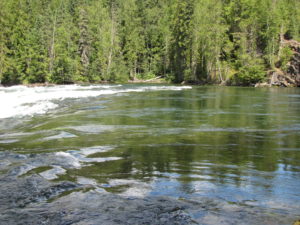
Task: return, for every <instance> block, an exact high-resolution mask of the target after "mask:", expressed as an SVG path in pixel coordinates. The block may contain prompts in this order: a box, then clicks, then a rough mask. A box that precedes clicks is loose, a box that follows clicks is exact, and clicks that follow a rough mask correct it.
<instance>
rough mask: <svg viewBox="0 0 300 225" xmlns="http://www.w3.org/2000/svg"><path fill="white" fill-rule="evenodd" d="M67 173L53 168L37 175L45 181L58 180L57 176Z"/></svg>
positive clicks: (55, 167)
mask: <svg viewBox="0 0 300 225" xmlns="http://www.w3.org/2000/svg"><path fill="white" fill-rule="evenodd" d="M66 172H67V171H66V170H65V169H63V168H62V167H60V166H54V167H53V168H52V169H50V170H47V171H44V172H42V173H39V174H40V175H41V176H42V177H44V178H45V179H47V180H54V179H57V178H58V175H62V174H65V173H66Z"/></svg>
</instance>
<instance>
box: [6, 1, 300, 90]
mask: <svg viewBox="0 0 300 225" xmlns="http://www.w3.org/2000/svg"><path fill="white" fill-rule="evenodd" d="M281 37H284V38H286V39H293V40H298V41H299V40H300V1H299V0H5V1H0V80H1V84H3V85H12V84H29V83H57V84H67V83H75V82H89V83H99V82H128V81H129V80H143V79H144V80H145V79H152V78H154V77H158V76H159V77H162V78H164V79H165V80H166V81H169V82H175V83H182V82H186V83H198V84H201V83H222V82H227V83H230V84H232V85H252V84H254V83H256V82H260V81H263V80H264V79H265V78H266V74H267V71H270V70H272V69H274V68H275V66H276V65H277V66H278V62H281V63H280V66H281V67H282V68H281V69H282V70H285V69H286V68H284V67H285V64H286V63H284V62H286V61H288V60H289V57H291V52H290V49H289V48H287V47H282V46H281V45H280V39H281Z"/></svg>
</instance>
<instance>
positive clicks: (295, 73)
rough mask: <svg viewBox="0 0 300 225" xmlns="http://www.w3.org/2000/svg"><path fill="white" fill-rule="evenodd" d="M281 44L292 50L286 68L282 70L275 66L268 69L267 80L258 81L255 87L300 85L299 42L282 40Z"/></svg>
mask: <svg viewBox="0 0 300 225" xmlns="http://www.w3.org/2000/svg"><path fill="white" fill-rule="evenodd" d="M281 46H282V47H286V46H288V47H289V48H290V49H291V50H292V52H293V55H292V57H291V59H290V61H289V62H288V64H287V65H286V68H287V70H286V71H282V70H281V69H280V68H276V69H275V70H273V71H270V72H269V73H268V80H267V82H264V83H258V84H256V85H255V87H271V86H281V87H300V42H298V41H295V40H283V41H282V42H281ZM278 67H279V66H278Z"/></svg>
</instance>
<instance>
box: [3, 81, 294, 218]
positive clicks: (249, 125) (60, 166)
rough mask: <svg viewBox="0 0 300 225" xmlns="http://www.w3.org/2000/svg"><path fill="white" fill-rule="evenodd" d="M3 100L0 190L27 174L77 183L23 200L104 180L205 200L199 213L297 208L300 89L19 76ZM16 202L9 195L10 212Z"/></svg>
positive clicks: (99, 186) (290, 211) (278, 213)
mask: <svg viewBox="0 0 300 225" xmlns="http://www.w3.org/2000/svg"><path fill="white" fill-rule="evenodd" d="M0 106H1V109H0V176H1V178H2V179H6V180H5V182H4V181H2V182H0V191H1V190H4V189H5V190H6V191H7V189H8V188H9V187H10V186H9V183H10V182H11V186H13V184H14V183H15V182H18V180H22V179H23V180H24V179H27V180H26V182H28V180H30V179H37V180H39V181H40V182H42V181H43V182H47V184H46V183H42V184H41V185H44V186H45V187H46V186H47V185H52V184H61V183H63V182H65V183H66V182H68V184H72V185H74V187H76V188H72V187H71V186H72V185H71V186H63V188H61V189H60V191H57V192H54V193H52V192H51V193H52V194H51V196H49V197H42V196H40V195H39V197H36V198H35V201H32V202H27V203H26V204H25V205H26V207H27V205H29V206H30V204H35V205H36V206H39V205H41V204H46V203H45V201H47V202H48V203H49V204H55V201H60V198H65V199H66V198H69V199H72V197H73V198H74V199H76V196H80V195H84V193H89V194H91V193H92V192H93V193H94V192H95V191H97V193H100V194H104V193H112V194H113V195H115V196H118V197H120V198H124V199H131V198H133V199H147V198H156V197H160V196H164V197H167V198H170V199H176V201H177V200H178V201H182V200H184V201H194V202H203V199H205V201H206V202H207V205H208V206H209V210H208V209H205V207H204V208H201V210H200V209H199V210H197V209H195V207H194V208H193V212H192V213H191V214H192V216H191V217H192V218H193V222H195V223H196V222H199V223H200V224H231V223H232V224H235V223H234V222H232V221H233V220H230V218H233V217H232V216H233V215H235V221H237V223H239V224H259V223H260V221H272V220H271V219H270V218H273V216H272V215H274V218H276V219H274V221H273V222H270V223H267V224H275V222H276V221H277V222H278V224H291V223H292V222H293V221H294V220H296V219H300V213H299V212H300V89H296V88H295V89H294V88H291V89H283V88H268V89H263V88H262V89H255V88H239V87H210V86H208V87H205V86H204V87H196V86H193V87H192V86H175V85H90V86H79V85H67V86H50V87H31V88H29V87H25V86H14V87H9V88H3V87H2V88H0ZM6 185H8V186H6ZM22 185H23V183H22ZM22 185H20V188H22V187H23V188H24V186H22ZM76 185H77V186H76ZM17 186H18V185H17ZM21 186H22V187H21ZM36 186H38V183H37V184H36ZM64 187H66V188H65V189H64ZM15 188H16V189H12V190H11V191H12V192H18V191H19V190H18V187H15ZM83 189H84V191H83ZM51 190H52V189H51ZM55 190H56V189H55ZM28 195H30V194H28ZM12 196H13V194H12ZM85 197H88V196H85ZM85 197H83V198H85ZM30 199H32V198H30ZM92 199H93V198H91V200H90V201H91V204H93V203H92V201H93V200H92ZM95 199H96V198H95ZM0 200H1V195H0ZM16 201H17V200H16ZM74 201H75V200H74ZM53 202H54V203H53ZM208 202H209V203H208ZM10 204H11V202H10V200H9V199H5V197H3V198H2V202H1V205H2V207H4V208H2V218H6V220H7V221H8V222H9V221H12V220H11V217H10V216H8V215H10V214H9V213H11V210H14V207H16V208H17V207H19V206H16V205H14V206H12V205H10ZM3 205H4V206H3ZM212 205H214V207H215V208H214V207H213V206H212ZM6 206H7V207H6ZM5 207H6V208H5ZM24 207H25V206H22V208H24ZM26 207H25V208H26ZM30 207H33V206H30ZM51 207H52V205H51ZM53 207H54V208H55V207H57V206H53ZM212 208H214V209H215V211H214V212H213V213H212V212H211V211H213V210H212ZM0 209H1V207H0ZM5 210H8V211H5ZM9 210H10V211H9ZM222 210H223V211H226V210H227V211H226V214H227V216H226V215H224V214H222V212H221V211H222ZM241 212H244V214H239V213H241ZM218 213H219V214H218ZM230 213H231V214H230ZM237 214H238V215H248V216H249V215H250V214H251V215H252V216H250V217H248V218H247V220H246V219H245V218H244V219H243V218H240V217H241V216H240V217H239V216H236V215H237ZM180 215H181V214H180ZM255 217H257V218H259V217H261V218H262V217H263V218H264V220H257V221H256V220H255V219H254V218H255ZM269 217H270V218H269ZM251 218H253V220H251ZM278 218H280V220H278ZM0 219H1V215H0ZM121 220H122V219H121ZM91 221H93V220H91ZM226 221H227V222H226ZM230 221H231V222H230ZM134 223H135V222H133V223H132V224H134ZM183 223H184V222H183ZM0 224H1V222H0ZM7 224H9V223H7ZM11 224H13V222H11ZM20 224H21V223H20ZM49 224H50V223H49ZM53 224H60V222H57V223H55V222H53ZM61 224H63V223H61ZM78 224H80V223H78ZM83 224H84V223H83ZM87 224H89V223H87ZM90 224H93V222H91V223H90ZM95 224H97V223H95ZM104 224H105V223H104ZM107 224H113V223H108V222H107ZM116 224H117V223H116ZM124 224H125V223H124ZM136 224H139V223H138V222H136ZM157 224H159V223H157ZM162 224H163V223H162Z"/></svg>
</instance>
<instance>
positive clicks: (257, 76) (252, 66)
mask: <svg viewBox="0 0 300 225" xmlns="http://www.w3.org/2000/svg"><path fill="white" fill-rule="evenodd" d="M265 74H266V72H265V70H264V66H263V65H262V64H261V63H260V62H259V61H257V60H253V61H250V63H249V64H247V65H243V66H241V67H239V70H238V72H237V73H236V74H235V75H234V76H233V77H232V84H234V85H242V86H249V85H254V84H256V83H258V82H261V81H263V80H264V78H265Z"/></svg>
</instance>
